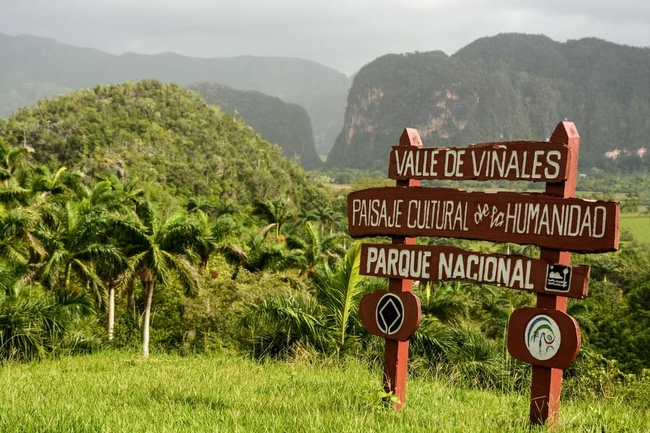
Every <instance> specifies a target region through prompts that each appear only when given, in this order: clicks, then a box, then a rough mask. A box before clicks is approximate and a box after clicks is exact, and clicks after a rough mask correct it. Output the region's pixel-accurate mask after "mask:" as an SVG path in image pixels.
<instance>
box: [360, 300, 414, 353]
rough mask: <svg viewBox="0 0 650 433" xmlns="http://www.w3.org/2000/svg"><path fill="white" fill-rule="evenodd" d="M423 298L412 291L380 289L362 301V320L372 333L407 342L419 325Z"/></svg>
mask: <svg viewBox="0 0 650 433" xmlns="http://www.w3.org/2000/svg"><path fill="white" fill-rule="evenodd" d="M421 316H422V309H421V307H420V298H418V297H417V296H415V295H414V294H413V293H411V292H387V291H385V290H377V291H376V292H372V293H369V294H367V295H365V296H364V297H363V298H362V299H361V304H360V305H359V317H360V318H361V322H362V323H363V326H365V328H366V329H367V330H368V332H369V333H371V334H373V335H377V336H379V337H382V338H386V339H388V340H395V341H407V340H408V339H409V338H411V335H413V334H415V331H417V329H418V326H419V325H420V317H421Z"/></svg>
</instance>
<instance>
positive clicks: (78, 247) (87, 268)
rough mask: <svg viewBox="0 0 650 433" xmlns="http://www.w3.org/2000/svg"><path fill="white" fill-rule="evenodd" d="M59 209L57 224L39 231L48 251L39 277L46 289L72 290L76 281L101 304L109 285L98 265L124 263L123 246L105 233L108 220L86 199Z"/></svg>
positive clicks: (38, 269)
mask: <svg viewBox="0 0 650 433" xmlns="http://www.w3.org/2000/svg"><path fill="white" fill-rule="evenodd" d="M57 210H58V211H57V212H56V213H55V215H56V225H55V226H53V227H41V228H39V229H38V230H36V231H35V235H36V237H37V238H38V240H39V241H40V242H41V243H42V244H43V246H44V249H45V251H46V254H47V256H46V259H45V260H44V261H43V262H42V263H40V264H39V265H38V266H37V268H36V274H37V277H38V279H39V280H40V281H41V282H42V283H43V284H44V286H45V287H46V288H48V289H50V290H54V291H57V292H60V293H67V292H70V291H71V289H72V285H73V284H81V285H82V286H86V287H88V288H90V289H91V290H92V291H93V295H94V297H95V299H96V301H97V302H98V304H99V305H100V306H101V305H103V303H104V295H103V293H104V290H105V285H104V282H103V281H102V280H101V279H100V278H99V275H98V274H97V270H96V264H97V263H112V264H116V265H119V264H120V263H122V262H124V258H123V256H122V254H121V251H120V250H119V248H117V247H116V246H115V245H113V244H111V243H108V242H106V240H105V239H104V237H103V236H102V234H103V233H104V232H105V231H106V230H107V228H108V220H107V219H106V217H105V216H104V215H102V214H100V213H97V212H94V211H92V210H90V209H88V203H87V202H85V201H82V202H77V203H74V202H72V201H68V202H67V203H65V205H63V206H58V209H57Z"/></svg>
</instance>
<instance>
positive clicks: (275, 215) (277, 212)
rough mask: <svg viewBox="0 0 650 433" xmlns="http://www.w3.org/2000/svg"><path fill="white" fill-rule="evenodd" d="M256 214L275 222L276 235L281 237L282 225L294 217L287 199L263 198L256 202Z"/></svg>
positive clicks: (271, 222) (272, 222) (269, 221)
mask: <svg viewBox="0 0 650 433" xmlns="http://www.w3.org/2000/svg"><path fill="white" fill-rule="evenodd" d="M253 213H254V214H255V215H259V216H261V217H262V218H264V220H265V221H267V222H268V223H270V224H275V237H276V238H279V237H280V230H281V229H282V226H283V225H284V224H285V223H286V222H287V221H288V220H289V219H291V218H292V216H293V215H292V214H291V212H290V210H289V203H288V202H287V201H286V200H281V199H280V200H261V201H258V202H256V203H255V209H254V211H253Z"/></svg>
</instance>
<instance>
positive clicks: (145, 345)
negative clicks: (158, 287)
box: [142, 279, 154, 358]
mask: <svg viewBox="0 0 650 433" xmlns="http://www.w3.org/2000/svg"><path fill="white" fill-rule="evenodd" d="M143 285H144V287H145V288H146V289H147V303H146V305H145V307H144V321H143V323H142V356H143V357H145V358H148V357H149V321H150V319H151V304H152V302H153V286H154V282H153V279H152V280H150V281H143Z"/></svg>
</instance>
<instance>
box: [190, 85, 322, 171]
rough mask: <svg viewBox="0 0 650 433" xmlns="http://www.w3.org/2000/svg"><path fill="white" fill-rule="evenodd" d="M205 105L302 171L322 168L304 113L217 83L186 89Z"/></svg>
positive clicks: (259, 95)
mask: <svg viewBox="0 0 650 433" xmlns="http://www.w3.org/2000/svg"><path fill="white" fill-rule="evenodd" d="M189 88H190V89H192V90H194V91H196V92H197V93H198V94H199V95H200V96H201V97H202V98H203V99H204V100H205V101H206V102H207V103H209V104H213V105H218V106H219V107H220V108H221V109H222V110H223V111H225V112H226V113H228V114H230V115H231V116H240V117H241V118H242V119H243V120H244V122H246V123H247V124H248V125H250V126H252V127H253V129H254V130H255V132H257V133H259V134H260V135H261V136H262V137H263V138H264V139H265V140H268V141H270V142H272V143H276V144H277V145H279V146H280V147H281V148H282V152H283V154H284V155H285V156H286V157H287V158H289V159H292V158H295V157H298V158H300V162H301V164H302V166H303V167H305V168H306V169H315V168H318V167H320V166H321V165H322V163H321V160H320V158H319V156H318V154H317V153H316V149H315V147H314V135H313V133H312V128H311V121H310V119H309V114H307V111H306V110H305V109H304V108H302V107H301V106H299V105H296V104H288V103H286V102H283V101H282V100H281V99H280V98H276V97H273V96H268V95H265V94H263V93H261V92H258V91H253V90H237V89H233V88H230V87H228V86H224V85H221V84H218V83H207V82H206V83H196V84H192V85H191V86H189Z"/></svg>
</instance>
